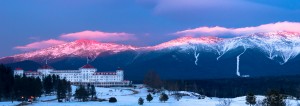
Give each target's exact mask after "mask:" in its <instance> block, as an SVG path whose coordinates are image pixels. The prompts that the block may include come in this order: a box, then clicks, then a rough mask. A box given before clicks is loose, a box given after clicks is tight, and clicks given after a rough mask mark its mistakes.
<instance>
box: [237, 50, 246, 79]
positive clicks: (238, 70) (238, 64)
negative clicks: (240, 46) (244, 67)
mask: <svg viewBox="0 0 300 106" xmlns="http://www.w3.org/2000/svg"><path fill="white" fill-rule="evenodd" d="M246 50H247V49H245V48H244V51H243V52H242V53H241V54H239V55H238V56H237V57H236V75H237V76H239V77H240V76H241V73H240V56H241V55H243V54H244V53H245V52H246Z"/></svg>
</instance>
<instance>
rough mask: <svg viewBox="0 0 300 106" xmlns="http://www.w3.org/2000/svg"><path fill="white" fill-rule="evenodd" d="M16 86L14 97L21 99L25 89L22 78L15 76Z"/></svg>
mask: <svg viewBox="0 0 300 106" xmlns="http://www.w3.org/2000/svg"><path fill="white" fill-rule="evenodd" d="M14 80H15V81H14V82H15V84H14V97H15V98H17V99H20V98H21V97H22V94H23V92H22V89H23V81H22V80H21V76H15V79H14Z"/></svg>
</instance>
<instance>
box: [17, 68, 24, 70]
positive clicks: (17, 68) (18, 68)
mask: <svg viewBox="0 0 300 106" xmlns="http://www.w3.org/2000/svg"><path fill="white" fill-rule="evenodd" d="M15 70H23V69H22V68H16V69H15Z"/></svg>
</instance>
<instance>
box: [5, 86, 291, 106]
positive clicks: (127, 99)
mask: <svg viewBox="0 0 300 106" xmlns="http://www.w3.org/2000/svg"><path fill="white" fill-rule="evenodd" d="M72 90H73V91H72V92H73V93H75V90H76V86H72ZM96 91H97V97H98V98H102V99H108V98H110V97H116V98H117V102H116V103H109V102H108V101H104V102H96V101H95V102H92V101H91V102H78V101H75V100H73V101H71V102H63V103H58V102H57V100H53V99H55V98H56V97H55V96H42V97H41V98H39V99H38V101H37V102H35V103H33V104H30V105H29V106H94V105H95V106H96V105H103V106H137V105H138V98H140V97H142V98H143V99H144V106H216V105H217V104H219V103H220V101H222V100H223V99H222V98H209V97H206V98H205V99H198V97H196V96H194V95H197V94H196V93H192V92H186V91H180V93H184V94H187V95H190V96H184V97H182V98H181V99H180V100H179V101H177V100H175V98H174V97H173V96H170V95H169V100H168V101H167V102H165V103H162V102H160V101H159V94H156V95H153V100H152V101H151V102H148V101H146V96H147V94H148V92H147V89H146V88H144V87H142V85H139V86H138V87H137V88H136V89H133V88H129V87H112V88H102V87H96ZM136 91H137V92H138V93H137V92H136ZM166 94H168V92H166ZM263 99H264V97H263V96H257V100H263ZM47 100H50V101H47ZM227 100H228V98H227ZM230 100H232V103H231V106H247V105H246V104H245V96H242V97H236V98H231V99H230ZM45 101H47V102H45ZM18 103H20V102H14V103H11V102H0V106H13V105H16V104H18ZM289 104H291V105H290V106H296V105H297V101H295V100H289Z"/></svg>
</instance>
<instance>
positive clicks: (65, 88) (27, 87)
mask: <svg viewBox="0 0 300 106" xmlns="http://www.w3.org/2000/svg"><path fill="white" fill-rule="evenodd" d="M42 94H45V95H56V96H57V98H58V100H59V101H60V100H62V99H65V100H69V99H70V97H71V96H72V88H71V83H70V82H69V81H67V80H66V79H60V77H59V76H58V75H48V76H45V77H44V78H43V79H40V78H39V77H36V78H34V77H27V76H26V75H25V74H24V75H23V76H14V75H13V71H12V69H11V68H9V67H6V66H4V65H3V64H1V65H0V101H2V100H4V101H14V100H17V101H24V100H27V99H35V98H36V97H41V95H42Z"/></svg>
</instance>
